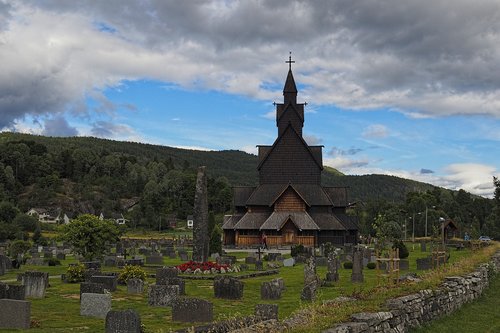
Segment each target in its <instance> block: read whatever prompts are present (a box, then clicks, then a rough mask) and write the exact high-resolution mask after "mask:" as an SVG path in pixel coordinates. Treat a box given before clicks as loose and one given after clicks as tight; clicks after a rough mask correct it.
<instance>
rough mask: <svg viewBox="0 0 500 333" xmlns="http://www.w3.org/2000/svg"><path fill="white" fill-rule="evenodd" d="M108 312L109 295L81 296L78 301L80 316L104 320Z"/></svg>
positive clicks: (84, 294) (88, 294)
mask: <svg viewBox="0 0 500 333" xmlns="http://www.w3.org/2000/svg"><path fill="white" fill-rule="evenodd" d="M110 310H111V294H107V293H106V294H90V293H83V294H82V296H81V299H80V316H86V317H96V318H103V319H104V318H106V315H107V314H108V312H109V311H110Z"/></svg>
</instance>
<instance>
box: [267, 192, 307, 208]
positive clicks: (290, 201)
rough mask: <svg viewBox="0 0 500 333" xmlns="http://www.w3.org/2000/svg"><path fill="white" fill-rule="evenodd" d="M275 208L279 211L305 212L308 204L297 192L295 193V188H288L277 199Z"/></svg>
mask: <svg viewBox="0 0 500 333" xmlns="http://www.w3.org/2000/svg"><path fill="white" fill-rule="evenodd" d="M274 210H275V211H277V212H281V211H300V212H303V211H305V210H306V204H305V203H304V201H303V200H302V199H301V198H300V197H299V196H298V195H297V193H295V191H294V190H292V189H290V188H288V189H287V190H286V191H285V192H284V193H283V194H282V195H281V197H280V198H279V199H278V200H277V201H276V204H275V205H274Z"/></svg>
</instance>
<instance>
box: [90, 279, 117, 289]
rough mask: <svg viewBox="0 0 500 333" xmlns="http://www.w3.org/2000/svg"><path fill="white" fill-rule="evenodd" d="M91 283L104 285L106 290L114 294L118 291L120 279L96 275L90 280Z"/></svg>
mask: <svg viewBox="0 0 500 333" xmlns="http://www.w3.org/2000/svg"><path fill="white" fill-rule="evenodd" d="M90 282H92V283H102V284H103V285H104V289H107V290H108V291H111V292H113V291H116V287H117V284H118V279H117V278H116V276H106V275H94V276H92V277H91V278H90Z"/></svg>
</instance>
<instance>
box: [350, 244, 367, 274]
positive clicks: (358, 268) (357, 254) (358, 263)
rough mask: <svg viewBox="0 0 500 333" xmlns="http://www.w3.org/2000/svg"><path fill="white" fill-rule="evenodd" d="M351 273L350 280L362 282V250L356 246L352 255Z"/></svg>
mask: <svg viewBox="0 0 500 333" xmlns="http://www.w3.org/2000/svg"><path fill="white" fill-rule="evenodd" d="M352 259H353V260H352V275H351V282H363V281H364V278H363V251H361V249H360V248H356V249H355V250H354V253H353V255H352Z"/></svg>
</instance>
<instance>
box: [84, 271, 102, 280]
mask: <svg viewBox="0 0 500 333" xmlns="http://www.w3.org/2000/svg"><path fill="white" fill-rule="evenodd" d="M94 275H102V272H101V270H100V269H99V270H98V269H95V268H88V269H86V270H85V271H84V272H83V279H84V281H85V282H90V279H91V278H92V277H93V276H94Z"/></svg>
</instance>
